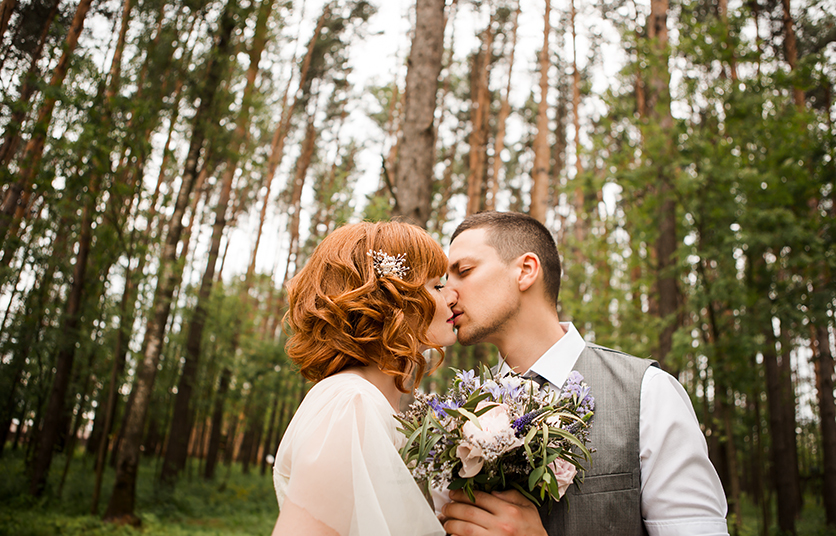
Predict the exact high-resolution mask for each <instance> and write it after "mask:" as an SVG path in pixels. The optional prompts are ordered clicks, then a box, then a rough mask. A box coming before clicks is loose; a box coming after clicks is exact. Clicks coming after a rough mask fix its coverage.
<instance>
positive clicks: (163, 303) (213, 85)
mask: <svg viewBox="0 0 836 536" xmlns="http://www.w3.org/2000/svg"><path fill="white" fill-rule="evenodd" d="M235 11H236V6H235V2H234V0H230V2H229V3H228V4H227V5H226V7H225V8H224V12H223V15H222V16H221V21H220V25H219V30H218V34H217V40H216V42H215V45H214V50H213V52H212V56H211V58H212V59H210V60H209V62H208V63H209V64H208V65H207V69H206V77H205V81H204V84H203V86H202V87H201V89H200V93H199V97H200V105H199V106H198V109H197V111H196V112H195V117H194V119H193V125H194V127H193V129H192V138H191V142H190V146H189V152H188V154H187V156H186V165H185V169H184V172H183V179H182V183H181V187H180V191H179V193H178V196H177V202H176V204H175V207H174V212H173V214H172V217H171V223H170V225H169V229H168V235H167V236H166V241H165V246H164V249H163V252H162V256H161V258H160V268H159V272H158V274H159V275H158V282H157V289H156V291H155V295H154V306H153V311H152V316H151V317H150V318H149V320H148V325H147V327H146V336H145V344H144V345H143V358H142V361H141V362H140V363H139V364H138V366H137V373H136V378H137V379H136V383H135V385H134V389H133V390H134V391H135V396H134V403H133V405H132V406H131V408H130V412H129V414H128V416H127V419H126V421H125V422H126V424H125V433H124V440H123V441H122V444H121V445H120V449H119V455H118V459H117V464H116V465H117V467H116V483H115V484H114V487H113V494H112V495H111V498H110V502H109V504H108V507H107V511H106V512H105V519H108V520H113V521H124V522H127V523H132V524H138V523H139V518H137V517H136V516H135V515H134V500H135V495H136V475H137V468H138V465H139V451H140V449H139V447H140V442H141V440H142V430H143V428H144V426H145V421H146V416H147V413H148V406H149V403H150V400H151V392H152V389H153V387H154V379H155V377H156V373H157V365H158V363H159V360H160V352H161V350H162V343H163V337H164V335H165V327H166V324H167V322H168V318H169V313H170V311H171V304H172V297H173V294H174V290H175V288H176V287H177V286H178V285H179V278H178V277H177V274H178V273H180V271H179V270H178V269H177V266H176V264H177V244H178V243H179V242H180V236H181V234H182V232H183V216H184V213H185V210H186V206H187V205H188V203H189V198H190V196H191V193H192V188H193V187H194V183H195V179H196V178H197V175H198V165H199V161H200V155H201V152H202V150H203V145H204V141H205V138H206V128H207V126H208V125H209V124H210V119H211V118H212V115H213V114H212V104H213V102H214V99H215V95H216V92H217V89H218V86H219V85H220V83H221V80H222V78H223V73H224V71H225V65H226V58H228V56H229V53H230V51H231V48H232V39H231V38H232V31H233V29H234V27H235V15H234V12H235Z"/></svg>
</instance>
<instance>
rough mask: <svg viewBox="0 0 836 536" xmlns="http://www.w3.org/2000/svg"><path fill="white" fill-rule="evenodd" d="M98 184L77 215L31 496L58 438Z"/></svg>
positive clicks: (41, 487)
mask: <svg viewBox="0 0 836 536" xmlns="http://www.w3.org/2000/svg"><path fill="white" fill-rule="evenodd" d="M98 191H99V185H98V184H90V189H89V191H88V194H87V195H88V198H87V201H86V203H85V206H84V210H83V213H82V217H81V229H80V234H79V239H78V253H77V254H76V259H75V266H74V268H73V281H72V285H71V287H70V295H69V298H68V299H67V306H66V308H65V310H64V313H63V316H64V319H63V321H62V328H61V331H62V333H63V334H64V337H63V338H62V340H61V343H60V345H59V349H58V355H57V356H56V359H55V363H56V364H55V377H54V379H53V383H52V390H51V392H50V395H49V403H48V406H47V411H46V416H45V417H44V422H43V429H42V430H41V434H40V441H39V443H38V448H37V455H36V458H35V463H34V464H33V467H32V478H31V480H30V484H29V493H30V494H32V495H33V496H40V495H41V493H42V492H43V490H44V487H45V486H46V479H47V476H48V475H49V467H50V465H51V464H52V454H53V452H54V448H55V441H56V439H57V438H58V434H59V430H60V426H59V419H61V416H62V414H63V413H64V403H65V400H66V395H67V387H68V386H69V382H70V376H71V374H72V369H73V361H74V359H75V349H76V344H75V343H76V342H77V341H78V339H79V334H78V328H79V323H80V320H81V319H80V315H81V308H82V303H83V299H84V287H85V285H86V283H87V281H86V272H87V258H88V257H89V255H90V248H91V245H92V242H93V220H94V219H95V216H94V214H93V213H94V211H95V208H94V207H95V204H96V201H97V197H98Z"/></svg>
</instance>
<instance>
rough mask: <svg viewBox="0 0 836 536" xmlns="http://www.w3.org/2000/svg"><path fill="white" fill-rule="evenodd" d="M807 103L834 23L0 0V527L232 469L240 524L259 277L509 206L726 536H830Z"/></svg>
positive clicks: (823, 140)
mask: <svg viewBox="0 0 836 536" xmlns="http://www.w3.org/2000/svg"><path fill="white" fill-rule="evenodd" d="M834 85H836V2H834V1H833V0H746V1H732V2H729V1H728V0H694V1H677V0H602V1H600V2H581V1H579V0H560V1H558V0H415V1H412V0H399V1H398V0H173V1H170V2H163V1H161V0H95V1H93V0H69V1H61V0H0V96H1V97H2V102H0V132H2V139H0V207H2V210H0V467H2V470H0V472H2V473H4V476H3V477H2V478H0V480H3V481H4V482H2V483H0V497H2V501H0V502H3V503H5V504H6V506H4V507H2V508H0V532H3V531H4V530H5V531H8V533H9V534H12V533H14V534H30V533H31V534H54V533H61V532H60V530H57V529H56V526H55V525H53V526H52V529H50V530H49V531H47V530H46V529H44V532H37V531H35V528H34V525H33V524H36V523H35V522H34V521H32V523H28V522H27V523H28V524H29V525H33V526H29V527H28V528H26V527H24V525H27V523H18V524H17V525H15V521H14V520H15V519H18V520H19V519H22V518H20V517H19V516H21V515H23V514H22V513H21V512H25V511H33V512H42V513H43V512H46V511H47V510H49V509H50V508H52V509H56V508H62V507H59V506H56V505H62V504H63V505H64V506H63V508H64V510H66V511H67V512H69V510H70V508H69V507H68V506H66V505H67V504H76V505H78V508H77V510H78V512H76V513H75V514H72V512H69V513H67V515H66V516H65V517H62V518H60V519H61V520H62V521H60V522H57V521H56V523H58V524H59V525H60V524H61V523H70V524H71V521H70V520H71V519H74V518H72V515H78V516H86V517H84V519H86V520H87V521H85V523H92V524H94V525H95V526H96V527H98V528H97V529H96V530H99V531H102V532H100V533H101V534H117V533H119V534H122V533H121V532H108V531H109V530H111V529H109V528H108V527H123V528H124V527H125V525H126V524H127V528H124V530H133V529H132V528H130V527H131V526H134V525H138V524H140V523H144V524H145V525H146V526H148V525H149V523H150V524H151V526H157V527H160V526H164V525H165V522H160V521H159V519H160V517H159V516H161V515H163V514H153V515H152V514H149V512H150V511H152V510H153V509H152V508H151V507H150V506H149V505H148V502H147V499H142V498H141V497H138V496H139V495H142V493H146V495H147V494H148V493H151V494H152V495H155V496H159V497H169V498H171V499H170V500H171V501H175V499H174V497H178V493H177V490H180V491H179V495H181V496H183V497H185V496H187V495H188V494H189V493H190V491H189V490H194V489H196V488H195V487H194V486H196V485H197V484H195V483H201V484H200V485H205V486H209V487H208V488H206V489H211V490H214V491H213V492H212V493H221V491H219V490H223V489H224V488H225V487H226V488H227V491H229V490H228V486H229V485H231V484H230V482H232V481H231V480H230V478H232V477H231V476H230V474H231V471H232V472H233V473H234V475H238V476H236V477H235V478H240V479H243V480H241V482H246V481H250V480H252V481H258V482H260V484H259V486H261V487H260V488H258V490H259V491H258V492H255V491H253V492H251V493H252V494H260V495H264V497H261V498H260V499H259V500H262V501H264V502H265V503H266V504H268V507H265V508H267V510H266V514H264V517H265V519H266V520H267V521H265V523H266V526H265V527H261V528H259V529H258V530H260V531H261V533H266V532H267V531H269V530H270V528H271V527H272V522H274V521H275V516H276V514H277V513H278V509H277V507H276V504H275V495H273V491H272V481H271V472H272V471H271V461H272V459H273V455H274V454H275V452H276V448H277V446H278V444H279V441H280V439H281V437H282V433H283V431H284V429H285V428H286V427H287V425H288V423H289V421H290V418H291V417H292V415H293V413H294V411H295V409H296V407H297V406H298V404H299V403H300V401H301V399H302V398H303V397H304V395H305V393H306V392H307V389H309V388H310V384H307V383H306V382H305V380H304V379H303V378H302V377H301V376H300V375H299V374H298V373H297V371H296V369H295V368H294V365H293V364H292V363H291V362H290V361H289V360H288V358H287V357H286V355H285V350H284V343H285V341H286V339H287V333H286V332H285V331H284V324H283V322H282V318H283V315H284V312H285V310H286V297H285V293H284V290H283V289H284V285H285V283H286V282H287V281H288V280H289V279H290V278H291V277H293V275H294V273H296V272H297V271H298V270H299V269H300V268H301V267H302V266H304V264H305V262H306V259H307V258H308V256H309V255H310V253H311V251H312V250H313V248H314V247H315V246H316V244H318V242H319V241H320V240H321V239H322V238H323V237H324V236H325V235H327V234H328V233H329V232H331V231H332V230H334V229H335V228H336V227H338V226H340V225H342V224H344V223H346V222H354V221H361V220H364V219H365V220H372V221H373V220H384V219H391V218H399V219H401V220H404V221H409V222H412V223H415V224H417V225H420V226H422V227H424V228H426V229H427V230H428V231H429V232H430V233H431V234H432V235H433V236H434V237H435V238H436V239H437V240H438V241H439V242H440V243H441V244H442V246H443V247H444V248H445V249H446V248H447V247H448V246H449V242H450V235H451V234H452V232H453V230H454V229H455V227H456V225H457V224H458V223H459V222H460V221H461V220H462V219H463V218H464V217H465V216H466V215H468V214H471V213H475V212H478V211H481V210H503V211H506V210H510V211H518V212H525V213H528V214H530V215H531V216H533V217H534V218H536V219H538V220H539V221H541V222H543V223H544V224H545V225H546V226H547V227H548V228H549V229H550V230H551V231H552V232H553V234H554V236H555V238H556V240H557V243H558V247H559V248H560V251H561V255H562V260H563V265H564V277H563V284H562V289H561V302H560V305H559V314H560V318H561V320H565V321H572V322H573V323H574V324H575V326H576V327H577V328H578V330H579V331H580V332H581V334H582V335H583V336H584V338H585V339H586V340H587V341H593V342H595V343H597V344H601V345H603V346H608V347H611V348H616V349H620V350H623V351H625V352H628V353H630V354H633V355H637V356H641V357H652V358H654V359H656V360H657V361H658V362H659V363H660V364H661V366H662V368H663V369H665V370H666V371H668V372H670V373H671V374H673V375H674V376H676V377H677V378H678V379H679V381H680V382H681V383H682V385H683V386H684V387H685V389H686V390H687V392H688V394H689V395H690V397H691V400H692V402H693V405H694V408H695V410H696V412H697V415H698V418H699V420H700V422H701V427H702V430H703V431H704V434H705V437H706V441H707V443H708V447H709V453H710V457H711V460H712V461H713V463H714V465H715V467H716V468H717V471H718V473H719V475H720V477H721V480H722V482H723V486H724V489H725V493H726V495H727V498H728V504H729V512H728V523H729V530H730V532H731V534H758V535H767V534H804V533H808V534H834V533H836V404H834V394H836V393H835V392H834V379H836V376H835V373H834V358H833V355H834V351H836V318H835V317H834V314H836V283H834V282H833V281H832V272H833V271H834V270H836V217H834V216H836V210H835V209H834V182H836V163H834V161H833V160H834V157H836V127H834V119H836V104H834V95H833V93H834ZM495 362H496V351H495V349H494V348H493V347H492V346H489V345H475V346H468V347H465V346H460V345H458V344H457V345H455V346H452V347H449V348H448V349H447V352H446V359H445V362H444V364H443V365H442V366H441V367H439V368H438V369H437V371H436V372H435V373H434V374H433V375H432V376H430V377H428V378H426V379H425V380H424V382H423V384H422V386H421V388H422V389H429V390H442V389H444V388H445V387H446V386H447V383H448V382H449V380H450V378H451V376H452V372H451V371H450V368H449V367H456V368H460V369H461V368H472V367H474V366H477V365H479V364H480V363H486V364H494V363H495ZM233 468H234V469H233ZM82 475H83V476H82ZM82 478H83V479H84V482H85V485H84V486H81V487H79V486H76V485H75V484H74V482H75V481H77V480H79V479H82ZM248 479H249V480H248ZM145 481H147V484H146V483H144V482H145ZM236 482H237V481H236ZM241 486H243V484H241ZM201 489H203V488H201ZM236 489H238V490H239V491H238V493H239V495H240V494H241V493H244V492H243V491H241V489H243V488H236ZM142 490H146V491H145V492H143V491H142ZM147 490H152V491H150V492H148V491H147ZM207 493H208V492H207ZM143 496H144V495H143ZM176 500H179V501H185V500H186V499H185V498H182V497H181V498H178V499H176ZM207 500H208V499H207ZM163 502H165V501H163V500H162V499H158V501H157V503H155V504H157V506H156V508H158V509H160V508H163V506H164V505H162V503H163ZM172 504H173V503H172ZM178 504H180V503H178ZM161 505H162V506H161ZM181 506H182V504H181ZM203 508H208V507H207V506H205V505H204V506H203ZM33 509H34V510H33ZM810 509H813V510H814V512H815V513H814V514H813V515H814V516H815V518H816V520H817V521H815V523H813V524H812V525H811V524H810V522H809V521H805V519H807V517H809V516H808V515H807V514H806V512H808V511H810ZM65 513H66V512H65ZM71 514H72V515H71ZM40 515H45V514H37V516H40ZM37 516H35V517H30V518H28V519H30V520H32V519H35V518H36V517H37ZM155 516H156V517H155ZM163 518H164V519H169V518H165V516H163ZM155 519H156V520H157V521H156V525H155V524H154V523H155V521H154V520H155ZM78 523H81V522H80V521H79V522H78ZM91 526H92V525H91ZM811 526H812V527H814V528H812V529H811V528H810V527H811ZM9 527H18V528H17V529H15V530H17V531H18V532H15V531H13V530H12V529H10V528H9ZM27 530H30V531H32V532H26V531H27ZM67 530H69V529H67ZM74 530H77V531H78V532H63V533H65V534H76V533H78V534H82V533H85V529H84V528H79V526H76V528H75V529H74ZM90 530H92V529H90ZM112 530H116V528H113V529H112ZM119 530H122V529H121V528H120V529H119ZM207 530H208V529H207ZM253 530H254V532H252V533H253V534H256V533H258V531H257V530H255V529H253ZM831 531H832V532H831ZM89 533H96V534H98V533H99V532H89ZM149 533H153V531H152V532H149ZM209 533H211V534H216V533H217V534H226V533H227V532H223V531H220V532H206V534H209ZM228 533H230V534H232V533H236V532H235V531H234V530H233V531H231V532H228ZM126 534H127V532H126ZM131 534H133V532H131ZM137 534H138V533H137ZM172 534H174V533H172ZM177 534H181V533H180V532H177ZM200 534H204V532H200Z"/></svg>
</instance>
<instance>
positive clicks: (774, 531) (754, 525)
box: [729, 494, 836, 536]
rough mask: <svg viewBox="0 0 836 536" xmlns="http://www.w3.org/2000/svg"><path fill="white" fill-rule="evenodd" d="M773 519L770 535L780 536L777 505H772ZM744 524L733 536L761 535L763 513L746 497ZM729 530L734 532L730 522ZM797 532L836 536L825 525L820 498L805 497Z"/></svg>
mask: <svg viewBox="0 0 836 536" xmlns="http://www.w3.org/2000/svg"><path fill="white" fill-rule="evenodd" d="M770 512H771V519H770V525H769V534H770V535H776V536H778V535H780V534H781V531H780V530H778V523H777V520H776V519H775V504H772V509H771V510H770ZM740 517H741V518H742V523H741V525H742V526H741V529H740V532H739V533H737V535H735V534H734V533H733V532H732V533H731V534H732V536H760V534H761V522H760V521H761V511H760V507H759V506H757V505H756V504H754V503H752V502H751V501H750V500H748V499H747V498H746V497H745V496H744V497H743V501H742V502H741V516H740ZM729 530H730V531H731V530H732V522H731V521H729ZM795 532H796V534H798V536H836V529H833V528H827V526H826V525H825V517H824V506H823V505H822V499H821V497H820V496H817V495H813V494H807V495H805V497H804V507H803V509H802V511H801V515H800V516H799V517H798V519H797V520H796V523H795Z"/></svg>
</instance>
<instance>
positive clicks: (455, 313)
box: [447, 311, 462, 326]
mask: <svg viewBox="0 0 836 536" xmlns="http://www.w3.org/2000/svg"><path fill="white" fill-rule="evenodd" d="M461 315H462V313H461V311H453V316H451V317H450V318H448V319H447V322H448V323H451V324H453V325H454V326H455V325H456V319H457V318H459V317H460V316H461Z"/></svg>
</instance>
